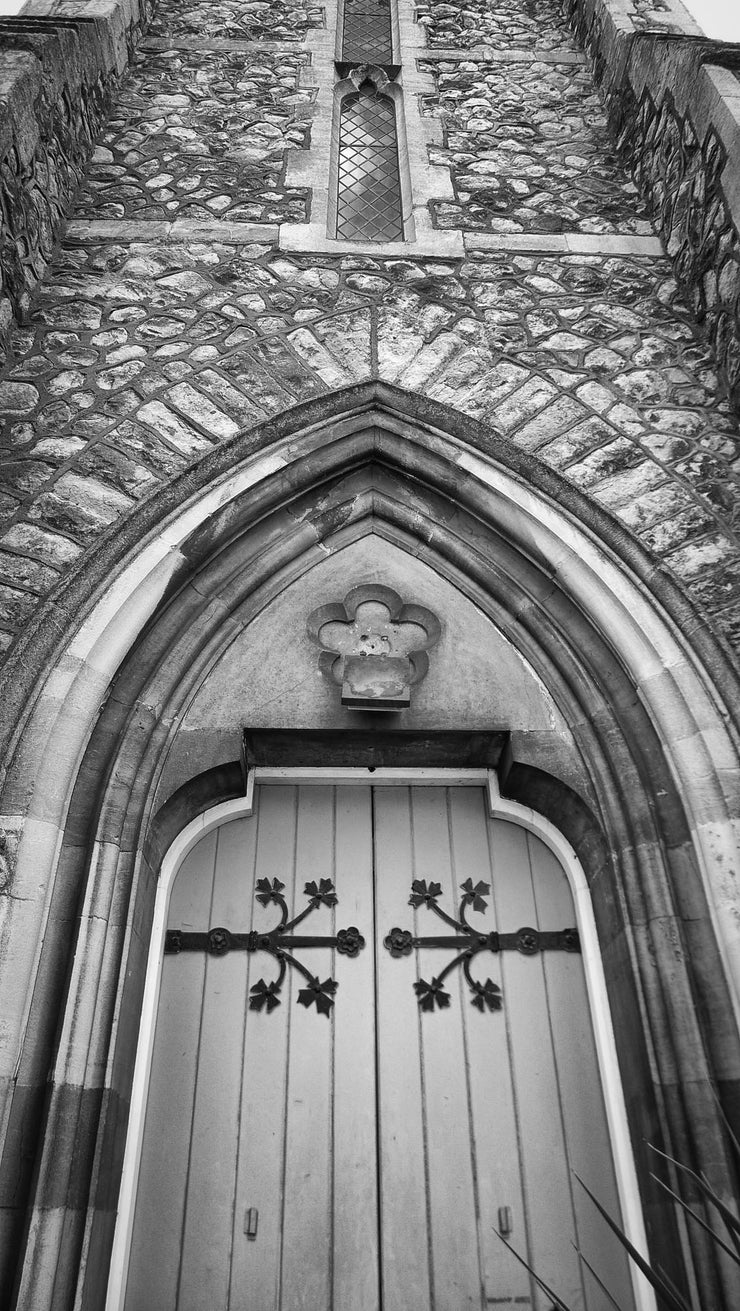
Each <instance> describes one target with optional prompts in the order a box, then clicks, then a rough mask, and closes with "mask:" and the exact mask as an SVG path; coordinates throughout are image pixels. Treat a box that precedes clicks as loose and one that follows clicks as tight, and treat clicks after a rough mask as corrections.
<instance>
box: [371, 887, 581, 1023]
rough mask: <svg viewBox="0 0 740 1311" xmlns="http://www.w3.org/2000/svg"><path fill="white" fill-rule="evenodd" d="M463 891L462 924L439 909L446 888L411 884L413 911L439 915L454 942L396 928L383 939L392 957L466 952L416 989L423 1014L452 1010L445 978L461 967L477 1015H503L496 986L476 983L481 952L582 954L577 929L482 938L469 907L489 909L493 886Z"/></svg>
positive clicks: (527, 930) (522, 931) (528, 930)
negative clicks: (424, 950) (438, 950)
mask: <svg viewBox="0 0 740 1311" xmlns="http://www.w3.org/2000/svg"><path fill="white" fill-rule="evenodd" d="M460 889H461V891H462V894H463V896H462V900H461V902H460V911H459V916H460V918H459V919H453V918H452V916H451V915H448V914H447V912H446V911H444V910H442V907H441V906H438V905H437V898H438V897H440V896H441V895H442V885H441V884H440V883H427V882H426V880H425V879H415V880H414V882H413V883H412V884H411V896H410V897H409V905H410V906H413V907H414V908H415V909H416V908H418V907H419V906H428V907H429V909H430V910H433V911H434V913H435V915H439V917H440V919H442V920H444V921H445V923H446V924H449V925H451V926H452V928H453V929H455V936H454V937H453V936H452V935H451V934H443V935H442V934H441V935H439V936H437V937H426V938H419V937H417V936H416V935H415V934H413V933H412V932H411V931H410V930H409V929H399V928H397V927H394V928H392V929H391V931H390V933H389V934H388V935H387V937H385V938H384V939H383V945H384V946H385V947H387V949H388V951H389V952H390V954H391V956H395V957H399V956H410V955H411V952H412V951H413V950H414V948H415V947H456V948H460V947H462V951H459V952H458V955H457V956H455V957H454V958H453V959H452V960H451V961H450V962H449V964H448V965H445V968H444V969H443V970H442V972H441V974H439V975H437V976H436V977H434V978H432V979H431V980H430V981H429V982H427V980H426V979H418V980H417V982H416V983H415V984H414V990H415V992H416V995H417V998H418V1001H419V1006H420V1008H421V1010H423V1011H433V1010H434V1008H435V1006H437V1007H438V1008H439V1009H440V1010H443V1009H444V1008H445V1007H446V1006H449V1004H450V994H449V993H448V992H447V991H446V989H445V988H444V987H443V986H442V985H443V983H444V980H445V979H446V978H447V975H448V974H450V973H451V972H452V970H454V969H455V968H456V967H457V966H458V965H462V968H463V973H464V975H465V978H466V980H467V983H468V986H469V988H470V991H471V992H472V994H473V1000H472V1005H473V1006H475V1007H476V1008H477V1009H478V1010H479V1011H485V1010H489V1011H499V1010H501V1006H502V1003H503V995H502V992H501V989H500V987H499V986H498V984H497V983H494V982H493V980H492V979H486V981H485V983H480V982H479V981H478V980H477V979H474V978H473V976H472V974H471V972H470V963H471V961H472V959H473V957H474V956H477V955H478V954H479V953H480V952H482V951H492V952H494V953H497V952H499V951H511V950H515V951H520V952H521V953H522V955H524V956H533V955H535V954H536V953H537V952H539V951H552V950H555V951H580V950H581V943H580V939H579V937H578V930H577V929H574V928H572V929H559V930H556V931H542V930H541V929H532V928H528V927H525V928H521V929H517V931H516V933H479V932H478V930H477V929H476V928H475V927H474V926H473V925H472V924H469V923H468V921H467V918H466V910H467V908H468V906H472V908H473V910H475V911H479V912H483V911H485V910H486V908H487V902H486V897H488V896H490V892H491V885H490V883H480V882H479V883H475V884H474V883H473V880H472V879H466V880H465V882H464V883H461V884H460Z"/></svg>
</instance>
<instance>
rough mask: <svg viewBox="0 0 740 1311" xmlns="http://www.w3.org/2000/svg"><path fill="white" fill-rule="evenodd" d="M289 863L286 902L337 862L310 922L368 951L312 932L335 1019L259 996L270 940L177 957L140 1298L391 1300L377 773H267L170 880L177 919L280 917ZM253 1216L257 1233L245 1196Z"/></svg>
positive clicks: (234, 927)
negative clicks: (375, 855)
mask: <svg viewBox="0 0 740 1311" xmlns="http://www.w3.org/2000/svg"><path fill="white" fill-rule="evenodd" d="M265 878H267V879H269V880H272V879H279V880H280V881H281V882H282V883H283V884H284V885H285V887H284V890H283V896H284V897H285V900H286V902H287V905H288V907H289V908H290V910H291V912H294V913H297V912H298V911H300V910H301V909H303V907H304V906H305V905H306V902H307V898H306V896H305V895H304V885H305V884H306V882H307V881H310V880H318V879H321V878H329V879H331V880H332V881H333V882H334V884H335V887H336V889H337V895H338V898H339V901H338V905H337V906H335V907H331V906H329V905H321V906H320V907H319V908H318V909H316V910H314V911H312V912H311V915H310V917H309V918H308V919H306V920H305V921H304V923H303V924H302V925H301V926H300V929H299V930H297V931H298V932H307V933H310V934H316V935H323V936H331V935H333V934H334V933H335V932H336V929H337V927H349V926H350V925H353V924H354V925H360V926H361V928H362V932H363V934H364V936H365V937H366V940H367V943H368V946H367V947H366V948H365V950H364V951H363V952H361V953H360V954H359V956H357V957H356V958H354V959H351V958H349V957H347V956H342V955H339V954H335V953H334V952H333V951H332V950H331V949H328V948H319V949H317V948H311V949H305V950H302V951H301V950H297V951H296V952H295V955H296V956H297V957H300V958H301V959H302V960H303V961H304V963H305V964H306V965H307V966H308V967H309V969H310V971H311V973H312V974H314V975H316V976H317V977H318V978H319V979H320V980H322V981H323V980H325V979H327V978H331V977H333V978H334V979H335V980H336V981H337V983H338V991H337V999H339V998H341V1005H340V1004H337V1005H336V1006H335V1008H334V1010H333V1011H332V1014H331V1017H330V1019H327V1018H326V1017H325V1016H324V1015H322V1014H319V1013H317V1011H316V1009H315V1007H313V1006H312V1007H310V1008H305V1007H304V1006H302V1005H298V1004H297V1001H296V999H297V994H298V991H299V990H300V989H301V988H303V987H305V985H306V980H305V979H304V978H303V977H302V976H301V975H300V974H297V973H295V972H294V971H292V970H290V969H288V972H287V977H286V979H285V982H284V984H283V988H282V992H281V994H280V1004H279V1005H278V1006H277V1007H275V1008H274V1009H273V1010H271V1011H270V1012H269V1013H268V1012H267V1011H266V1010H265V1009H263V1010H262V1011H260V1012H256V1011H254V1010H252V1009H250V1008H249V998H250V989H251V988H252V987H253V986H254V985H255V984H256V983H257V982H258V981H259V980H260V979H262V980H263V981H264V983H265V984H269V983H270V982H271V981H272V980H274V979H275V978H276V977H277V975H278V967H277V963H276V962H275V960H274V959H273V958H272V957H270V956H268V955H267V954H266V953H264V952H259V951H257V952H254V953H247V952H246V951H230V952H228V953H227V954H226V955H223V956H213V955H209V954H207V953H206V952H205V951H202V952H197V951H192V952H191V951H183V952H181V953H180V954H178V955H172V956H165V958H164V962H163V976H162V987H161V995H160V1003H159V1010H158V1018H157V1028H156V1033H155V1042H154V1052H153V1058H152V1074H151V1081H150V1090H149V1098H148V1105H147V1112H146V1122H145V1128H144V1138H143V1146H142V1162H141V1169H140V1177H139V1187H138V1196H137V1202H136V1210H135V1219H134V1230H133V1237H132V1244H131V1257H130V1261H129V1275H128V1281H127V1289H126V1301H125V1307H126V1311H204V1309H205V1308H208V1311H237V1308H238V1311H319V1308H321V1311H328V1308H330V1307H336V1308H340V1307H343V1308H348V1309H349V1308H352V1311H378V1308H379V1291H378V1283H379V1267H378V1245H377V1209H378V1204H377V1132H376V1124H377V1112H376V1090H375V1079H374V1068H375V1014H374V1012H375V1007H374V986H375V985H374V959H373V948H372V943H373V936H374V926H373V877H372V831H371V795H370V792H369V790H367V791H366V790H364V789H354V788H344V789H333V788H328V787H327V788H324V787H307V788H300V789H298V788H289V787H285V788H283V787H270V788H263V789H261V792H260V795H259V798H258V804H257V807H256V811H255V814H254V816H252V817H250V818H247V819H242V820H236V821H232V822H231V823H228V824H225V825H224V826H223V827H222V828H220V829H219V830H218V831H217V833H214V834H211V835H209V836H208V837H207V838H205V839H203V840H202V841H201V842H200V843H199V844H198V846H197V847H196V848H194V850H193V851H192V852H191V853H190V855H189V856H188V857H187V859H186V861H185V862H184V864H183V866H182V868H181V870H180V871H179V873H178V875H177V878H176V880H175V883H174V886H173V891H172V900H171V907H170V914H169V921H168V922H169V925H170V926H171V927H173V928H177V929H181V930H183V931H185V932H191V931H192V932H205V931H207V930H208V929H210V928H212V927H216V926H223V927H226V928H228V929H229V930H230V931H231V932H239V933H248V932H249V931H250V930H256V931H257V932H267V931H269V930H270V929H272V928H273V927H275V925H276V923H277V922H278V920H279V912H278V909H277V907H276V905H275V904H270V905H268V906H262V905H260V904H259V902H258V901H256V899H255V891H256V885H257V881H258V880H260V879H265ZM250 1210H256V1211H257V1213H258V1221H257V1234H256V1236H255V1237H254V1238H250V1237H248V1236H247V1234H245V1232H244V1229H245V1216H246V1214H247V1212H248V1211H250Z"/></svg>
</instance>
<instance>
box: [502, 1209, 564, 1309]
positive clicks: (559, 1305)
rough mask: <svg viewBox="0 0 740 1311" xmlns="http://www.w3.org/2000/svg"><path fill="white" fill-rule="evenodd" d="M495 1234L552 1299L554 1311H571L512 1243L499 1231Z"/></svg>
mask: <svg viewBox="0 0 740 1311" xmlns="http://www.w3.org/2000/svg"><path fill="white" fill-rule="evenodd" d="M493 1232H494V1233H495V1235H496V1237H497V1238H500V1239H501V1242H502V1243H503V1245H504V1247H508V1249H509V1251H510V1252H511V1255H512V1256H514V1257H516V1259H517V1261H518V1262H519V1264H520V1265H523V1266H524V1269H525V1270H528V1271H529V1273H530V1275H531V1276H532V1278H533V1279H534V1282H535V1283H536V1284H537V1285H538V1286H539V1287H540V1288H541V1289H542V1291H543V1293H544V1294H545V1296H546V1297H551V1298H552V1301H553V1308H552V1311H557V1308H560V1311H570V1307H569V1306H568V1305H567V1304H566V1303H565V1302H564V1301H563V1299H562V1298H561V1297H558V1295H557V1293H555V1292H553V1290H552V1289H551V1288H550V1286H549V1284H546V1283H545V1281H544V1279H540V1277H539V1275H538V1274H536V1273H535V1271H534V1270H533V1269H532V1267H531V1265H530V1264H529V1262H528V1261H525V1260H524V1257H523V1256H520V1255H519V1253H518V1252H517V1251H516V1250H515V1248H513V1247H512V1246H511V1243H507V1241H506V1239H505V1238H504V1236H503V1234H500V1233H499V1232H498V1230H497V1229H494V1231H493Z"/></svg>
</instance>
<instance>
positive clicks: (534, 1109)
mask: <svg viewBox="0 0 740 1311" xmlns="http://www.w3.org/2000/svg"><path fill="white" fill-rule="evenodd" d="M492 834H493V852H494V864H493V873H494V882H493V890H494V896H495V903H496V916H497V920H498V923H499V927H500V930H501V931H502V932H514V931H516V930H517V929H519V928H521V927H523V926H525V925H527V926H529V925H531V926H533V927H535V928H536V927H538V922H537V908H536V905H535V899H534V892H533V887H532V874H531V870H530V862H529V849H528V846H527V834H526V832H525V830H524V829H521V828H518V827H516V826H515V825H513V824H509V823H506V822H505V821H502V820H494V821H492ZM571 922H572V921H571ZM542 927H543V928H544V927H548V928H549V927H550V926H549V925H547V926H545V925H543V926H542ZM543 955H544V954H543V953H541V954H539V955H536V956H523V955H521V954H520V953H519V952H517V951H507V952H503V953H502V956H501V973H502V979H503V991H504V997H505V1005H506V1008H507V1014H508V1017H509V1025H510V1030H509V1031H510V1034H511V1039H512V1048H511V1051H512V1068H513V1073H514V1084H515V1089H516V1099H517V1113H518V1119H519V1126H520V1132H521V1143H522V1167H523V1178H524V1187H525V1196H526V1205H527V1212H528V1220H529V1239H530V1261H531V1264H532V1266H533V1267H534V1269H535V1270H536V1272H537V1273H538V1274H539V1275H540V1276H541V1278H543V1279H544V1280H546V1282H547V1283H548V1284H550V1285H551V1287H552V1288H553V1289H554V1291H555V1292H556V1293H557V1294H558V1295H559V1296H560V1297H561V1298H562V1299H563V1300H564V1301H565V1302H566V1303H568V1304H569V1305H570V1304H571V1303H575V1305H576V1306H580V1305H581V1304H582V1299H583V1286H582V1281H581V1275H580V1269H579V1262H578V1258H577V1256H576V1253H575V1252H574V1251H573V1248H572V1246H571V1240H572V1238H573V1236H574V1228H575V1226H574V1218H573V1203H572V1182H573V1181H572V1180H571V1176H570V1172H569V1161H568V1154H567V1146H566V1142H565V1138H564V1133H563V1121H562V1107H561V1104H560V1090H559V1086H558V1080H557V1071H556V1068H555V1059H554V1053H553V1047H552V1036H551V1032H550V1025H549V1016H548V1010H547V994H546V991H545V976H544V964H543ZM535 1304H536V1306H537V1307H538V1308H539V1307H542V1308H543V1311H544V1308H547V1311H549V1302H548V1301H547V1299H545V1298H544V1295H543V1294H542V1293H540V1292H537V1293H536V1297H535Z"/></svg>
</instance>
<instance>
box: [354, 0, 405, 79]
mask: <svg viewBox="0 0 740 1311" xmlns="http://www.w3.org/2000/svg"><path fill="white" fill-rule="evenodd" d="M341 51H342V59H343V60H344V61H346V62H347V63H360V64H364V63H371V64H392V63H393V15H392V13H391V0H344V5H343V6H342V39H341Z"/></svg>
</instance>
